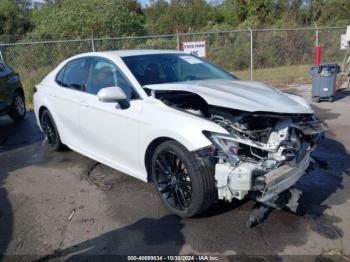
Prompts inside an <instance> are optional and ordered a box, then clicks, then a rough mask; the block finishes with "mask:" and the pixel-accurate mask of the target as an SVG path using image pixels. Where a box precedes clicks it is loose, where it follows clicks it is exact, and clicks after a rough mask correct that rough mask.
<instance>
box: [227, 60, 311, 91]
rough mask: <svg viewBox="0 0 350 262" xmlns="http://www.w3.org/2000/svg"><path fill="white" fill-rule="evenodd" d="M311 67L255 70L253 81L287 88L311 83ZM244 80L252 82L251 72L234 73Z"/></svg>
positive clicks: (298, 66) (296, 66)
mask: <svg viewBox="0 0 350 262" xmlns="http://www.w3.org/2000/svg"><path fill="white" fill-rule="evenodd" d="M309 68H310V65H290V66H281V67H274V68H264V69H254V70H253V79H254V80H255V81H261V82H266V83H270V84H273V85H276V86H278V87H285V86H287V85H290V84H305V83H311V76H310V75H309V73H308V70H309ZM233 74H234V75H236V76H237V77H239V78H241V79H243V80H250V71H249V70H244V71H235V72H234V73H233Z"/></svg>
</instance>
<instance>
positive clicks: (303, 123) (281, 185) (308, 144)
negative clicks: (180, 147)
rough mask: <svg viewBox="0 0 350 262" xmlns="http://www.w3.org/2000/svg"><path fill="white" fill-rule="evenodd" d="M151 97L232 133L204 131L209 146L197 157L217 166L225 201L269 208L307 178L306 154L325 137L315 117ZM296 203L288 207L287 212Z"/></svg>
mask: <svg viewBox="0 0 350 262" xmlns="http://www.w3.org/2000/svg"><path fill="white" fill-rule="evenodd" d="M152 95H153V96H154V97H155V98H157V99H159V100H161V101H163V102H164V103H165V104H167V105H168V106H171V107H173V108H176V109H179V110H182V111H186V112H188V113H190V114H195V115H197V116H199V117H203V118H205V119H208V120H210V121H213V122H215V123H217V124H218V125H220V126H222V127H223V128H225V129H226V130H227V131H228V132H229V133H230V135H224V134H216V133H212V132H209V131H204V132H203V133H204V135H205V136H206V137H207V138H208V139H209V140H210V141H211V142H212V144H213V146H212V147H208V148H203V149H201V150H198V151H196V152H195V153H196V154H197V155H198V156H200V157H205V158H209V159H211V161H213V163H214V164H215V180H216V187H217V189H218V198H219V199H223V200H226V201H232V199H234V198H236V199H243V198H244V197H246V196H247V195H248V194H249V195H251V196H253V197H254V199H256V200H257V201H259V202H262V203H267V204H269V201H270V202H271V203H270V205H271V206H272V205H273V202H274V201H272V200H274V198H276V197H277V196H278V195H279V194H280V193H281V192H284V191H286V190H287V189H290V188H291V187H292V186H293V185H294V184H295V183H296V182H297V181H298V180H299V179H300V177H301V176H302V175H303V174H304V173H305V171H306V169H307V168H308V166H309V164H310V161H311V157H310V153H311V152H312V150H313V149H314V148H315V145H317V144H318V143H319V142H320V140H321V139H322V138H323V136H324V133H325V132H326V131H327V127H326V125H325V124H324V123H322V122H321V121H320V120H318V119H317V118H316V116H315V115H314V114H282V113H281V114H279V113H271V112H246V111H241V110H236V109H230V108H224V107H219V106H213V105H209V104H208V103H207V102H206V101H205V100H204V99H203V98H202V97H201V96H199V95H197V94H194V93H191V92H187V91H158V90H153V91H152ZM296 195H298V193H296ZM291 198H293V197H291ZM291 201H292V200H291ZM296 202H297V200H293V201H292V203H290V205H291V206H290V209H293V208H295V205H296ZM293 205H294V206H293Z"/></svg>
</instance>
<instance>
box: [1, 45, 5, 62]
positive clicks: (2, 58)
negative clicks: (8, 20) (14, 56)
mask: <svg viewBox="0 0 350 262" xmlns="http://www.w3.org/2000/svg"><path fill="white" fill-rule="evenodd" d="M0 60H1V61H3V62H5V61H4V57H3V56H2V48H1V46H0Z"/></svg>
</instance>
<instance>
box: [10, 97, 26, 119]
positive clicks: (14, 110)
mask: <svg viewBox="0 0 350 262" xmlns="http://www.w3.org/2000/svg"><path fill="white" fill-rule="evenodd" d="M25 115H26V104H25V101H24V96H23V94H22V93H20V92H18V91H17V92H15V94H14V96H13V101H12V105H11V108H10V111H9V116H10V117H11V119H12V120H13V121H19V120H22V119H23V118H24V117H25Z"/></svg>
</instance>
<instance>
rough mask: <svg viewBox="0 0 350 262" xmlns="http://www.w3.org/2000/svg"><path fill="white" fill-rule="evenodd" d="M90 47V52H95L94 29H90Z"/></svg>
mask: <svg viewBox="0 0 350 262" xmlns="http://www.w3.org/2000/svg"><path fill="white" fill-rule="evenodd" d="M91 48H92V52H95V43H94V31H92V33H91Z"/></svg>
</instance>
